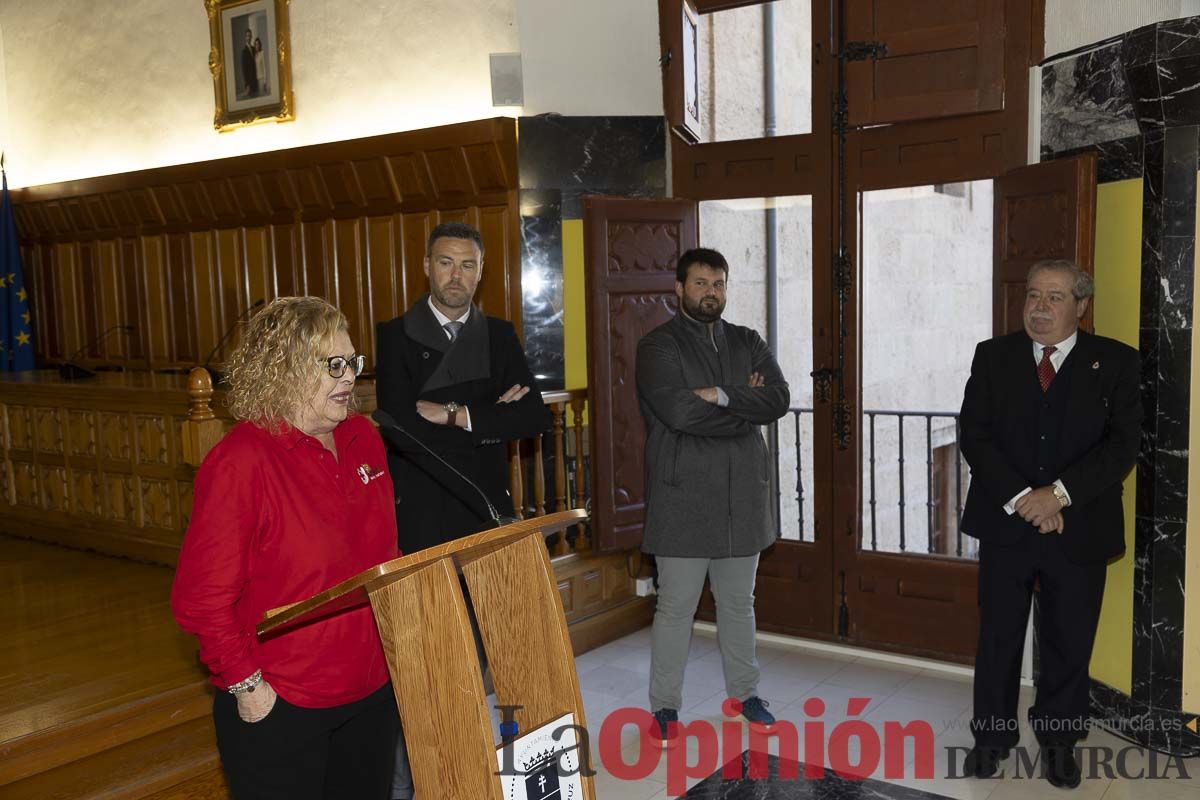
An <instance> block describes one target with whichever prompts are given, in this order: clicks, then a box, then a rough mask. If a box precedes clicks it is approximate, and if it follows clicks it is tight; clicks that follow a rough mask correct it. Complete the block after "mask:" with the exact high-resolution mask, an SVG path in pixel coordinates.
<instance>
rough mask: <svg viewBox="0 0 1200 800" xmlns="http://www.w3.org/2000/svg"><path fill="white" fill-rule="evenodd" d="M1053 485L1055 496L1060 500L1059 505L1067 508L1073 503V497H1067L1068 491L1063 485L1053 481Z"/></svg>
mask: <svg viewBox="0 0 1200 800" xmlns="http://www.w3.org/2000/svg"><path fill="white" fill-rule="evenodd" d="M1051 486H1052V487H1053V491H1054V497H1055V498H1056V499H1057V500H1058V505H1059V506H1060V507H1061V508H1066V507H1067V506H1068V505H1070V504H1071V498H1070V497H1067V492H1066V490H1065V489H1063V488H1062V486H1059V485H1058V484H1057V483H1053V484H1051Z"/></svg>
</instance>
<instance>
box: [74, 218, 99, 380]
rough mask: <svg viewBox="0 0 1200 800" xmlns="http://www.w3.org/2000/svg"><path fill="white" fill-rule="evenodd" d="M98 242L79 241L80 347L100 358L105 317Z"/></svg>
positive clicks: (87, 353) (90, 354)
mask: <svg viewBox="0 0 1200 800" xmlns="http://www.w3.org/2000/svg"><path fill="white" fill-rule="evenodd" d="M97 260H98V259H97V255H96V243H95V242H94V241H87V242H80V243H79V267H78V269H79V347H82V348H85V349H84V351H83V355H86V356H91V357H92V358H99V357H100V353H101V350H100V348H101V347H103V345H104V343H103V342H98V341H96V338H97V337H98V336H99V335H100V332H101V331H102V330H104V327H105V326H104V319H103V315H102V314H101V313H100V309H99V304H100V292H99V285H100V278H99V276H98V275H97V274H96V273H97V271H98V270H99V264H98V263H97Z"/></svg>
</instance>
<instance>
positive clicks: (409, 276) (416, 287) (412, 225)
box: [400, 213, 487, 311]
mask: <svg viewBox="0 0 1200 800" xmlns="http://www.w3.org/2000/svg"><path fill="white" fill-rule="evenodd" d="M401 220H402V223H401V225H402V229H401V231H400V236H401V248H400V255H401V258H402V259H403V264H404V266H403V268H402V269H403V274H404V295H403V307H402V308H401V311H403V310H404V309H406V308H408V307H409V306H411V305H412V304H413V303H415V302H416V301H417V298H419V297H420V296H421V295H423V294H425V290H426V289H427V288H428V285H429V283H428V281H427V280H426V279H425V240H426V239H427V238H428V237H429V232H430V231H431V230H433V227H434V225H436V224H437V223H436V222H435V221H434V219H433V215H432V214H429V213H413V214H403V215H401ZM486 258H487V257H486V256H485V257H484V266H483V270H484V272H485V273H486V272H487V260H486Z"/></svg>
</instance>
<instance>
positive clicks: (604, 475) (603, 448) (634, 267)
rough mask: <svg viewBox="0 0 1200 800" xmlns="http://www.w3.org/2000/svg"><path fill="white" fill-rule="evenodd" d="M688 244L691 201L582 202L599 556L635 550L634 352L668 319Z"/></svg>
mask: <svg viewBox="0 0 1200 800" xmlns="http://www.w3.org/2000/svg"><path fill="white" fill-rule="evenodd" d="M697 241H698V232H697V228H696V204H695V203H694V202H692V201H691V200H633V199H629V198H619V197H585V198H584V200H583V248H584V270H585V272H586V274H587V304H586V305H587V329H588V345H587V346H588V386H589V394H590V409H589V424H588V431H589V436H590V443H591V453H592V528H593V531H594V534H595V541H596V543H597V547H598V548H599V549H600V550H620V549H625V548H630V547H637V546H639V545H640V544H641V542H642V522H643V518H644V510H645V504H646V494H645V484H644V475H643V469H644V460H643V448H644V447H645V443H646V429H645V426H644V425H643V423H642V415H641V411H640V409H639V408H638V399H637V386H636V381H635V375H634V367H635V361H636V357H637V343H638V340H639V339H641V338H642V337H643V336H644V335H646V334H647V333H649V332H650V331H651V330H653V329H654V328H656V327H658V326H659V325H661V324H662V323H664V322H666V321H667V320H668V319H670V318H671V317H672V316H674V315H675V309H676V298H675V262H676V261H678V260H679V256H680V255H681V254H682V253H683V252H684V251H686V250H689V249H691V248H693V247H696V243H697Z"/></svg>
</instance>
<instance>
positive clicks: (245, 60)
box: [242, 28, 258, 97]
mask: <svg viewBox="0 0 1200 800" xmlns="http://www.w3.org/2000/svg"><path fill="white" fill-rule="evenodd" d="M242 81H243V85H244V86H245V87H246V90H245V96H246V97H258V66H257V64H256V62H255V60H254V34H253V33H252V32H251V31H250V29H249V28H247V29H246V44H245V46H243V47H242Z"/></svg>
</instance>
